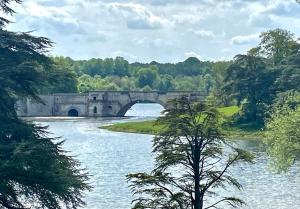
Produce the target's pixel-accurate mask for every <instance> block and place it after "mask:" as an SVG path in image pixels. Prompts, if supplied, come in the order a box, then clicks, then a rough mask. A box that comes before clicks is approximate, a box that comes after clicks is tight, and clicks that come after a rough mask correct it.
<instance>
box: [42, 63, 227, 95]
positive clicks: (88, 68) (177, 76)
mask: <svg viewBox="0 0 300 209" xmlns="http://www.w3.org/2000/svg"><path fill="white" fill-rule="evenodd" d="M52 59H53V61H54V62H55V63H56V64H57V67H58V68H59V69H61V70H62V73H63V74H67V76H65V77H62V79H66V80H64V81H62V83H64V85H63V86H57V87H56V88H54V89H53V88H50V89H45V90H43V91H42V93H61V92H65V93H66V92H86V91H91V90H146V91H149V90H159V91H172V90H183V91H184V90H197V91H205V92H209V91H210V90H211V88H213V86H214V80H213V79H212V72H213V68H214V65H224V66H225V65H227V62H219V63H217V64H215V63H213V62H208V61H205V62H202V61H200V60H198V59H197V58H194V57H190V58H188V59H187V60H185V61H183V62H179V63H176V64H171V63H166V64H161V63H157V62H151V63H148V64H144V63H137V62H136V63H128V61H126V60H125V59H124V58H122V57H116V58H114V59H113V58H105V59H99V58H93V59H89V60H73V59H71V58H69V57H53V58H52ZM65 84H67V85H65Z"/></svg>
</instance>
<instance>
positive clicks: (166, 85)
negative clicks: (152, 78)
mask: <svg viewBox="0 0 300 209" xmlns="http://www.w3.org/2000/svg"><path fill="white" fill-rule="evenodd" d="M174 88H175V87H174V82H173V77H172V76H170V75H162V76H161V77H160V81H159V83H158V90H160V91H170V90H174Z"/></svg>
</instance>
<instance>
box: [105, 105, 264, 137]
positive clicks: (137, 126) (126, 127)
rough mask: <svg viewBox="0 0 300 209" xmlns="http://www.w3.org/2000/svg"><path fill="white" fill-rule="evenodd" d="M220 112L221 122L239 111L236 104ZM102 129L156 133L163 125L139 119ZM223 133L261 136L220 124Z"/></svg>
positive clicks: (255, 130)
mask: <svg viewBox="0 0 300 209" xmlns="http://www.w3.org/2000/svg"><path fill="white" fill-rule="evenodd" d="M219 111H220V113H221V114H222V115H223V122H224V124H225V121H227V120H228V119H229V118H230V117H231V116H233V115H234V114H235V113H237V112H238V111H239V108H238V107H236V106H231V107H224V108H219ZM100 128H102V129H106V130H110V131H117V132H128V133H141V134H152V135H156V134H157V133H159V132H160V131H161V130H162V129H163V128H164V127H163V125H160V124H157V123H156V122H155V121H154V120H152V121H139V122H127V123H119V124H114V125H110V126H102V127H100ZM222 128H223V130H224V133H225V134H226V135H227V136H228V137H229V138H232V139H259V138H261V132H260V130H259V129H258V128H255V127H252V126H247V125H245V126H240V127H233V126H228V125H222Z"/></svg>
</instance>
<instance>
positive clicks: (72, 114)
mask: <svg viewBox="0 0 300 209" xmlns="http://www.w3.org/2000/svg"><path fill="white" fill-rule="evenodd" d="M68 116H69V117H78V116H79V111H78V110H77V109H76V108H70V109H69V110H68Z"/></svg>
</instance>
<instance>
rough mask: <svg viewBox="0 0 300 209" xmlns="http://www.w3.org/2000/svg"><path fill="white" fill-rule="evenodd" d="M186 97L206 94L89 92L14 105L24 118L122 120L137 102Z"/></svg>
mask: <svg viewBox="0 0 300 209" xmlns="http://www.w3.org/2000/svg"><path fill="white" fill-rule="evenodd" d="M182 96H187V97H188V98H190V99H191V100H196V101H201V100H204V99H205V97H206V95H205V94H203V93H201V92H194V91H170V92H159V91H146V92H144V91H91V92H88V93H84V94H52V95H40V97H41V99H42V100H43V101H44V104H41V103H37V102H36V101H34V100H32V99H30V98H27V99H24V100H20V101H18V102H17V104H16V109H17V113H18V115H19V116H23V117H51V116H77V115H78V116H80V117H123V116H124V115H125V114H126V112H127V111H128V110H129V109H130V108H131V107H132V106H133V105H134V104H136V103H138V102H151V103H158V104H160V105H162V106H164V107H166V105H167V102H168V101H169V100H172V99H175V98H180V97H182Z"/></svg>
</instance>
